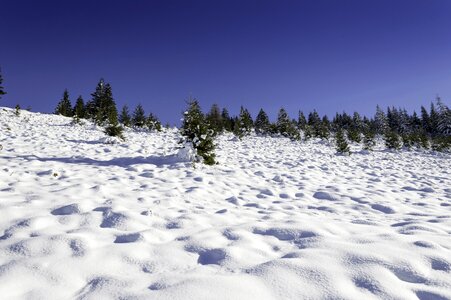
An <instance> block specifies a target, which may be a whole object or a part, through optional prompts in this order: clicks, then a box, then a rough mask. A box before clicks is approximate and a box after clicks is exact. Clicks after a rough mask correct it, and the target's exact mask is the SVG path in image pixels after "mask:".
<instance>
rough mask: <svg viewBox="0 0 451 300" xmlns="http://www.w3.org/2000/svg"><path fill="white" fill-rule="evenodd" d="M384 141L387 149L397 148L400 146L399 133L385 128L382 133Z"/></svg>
mask: <svg viewBox="0 0 451 300" xmlns="http://www.w3.org/2000/svg"><path fill="white" fill-rule="evenodd" d="M384 141H385V147H387V149H393V150H398V149H400V148H401V146H402V144H401V141H400V139H399V135H398V134H397V133H396V132H395V131H391V130H387V131H386V132H385V134H384Z"/></svg>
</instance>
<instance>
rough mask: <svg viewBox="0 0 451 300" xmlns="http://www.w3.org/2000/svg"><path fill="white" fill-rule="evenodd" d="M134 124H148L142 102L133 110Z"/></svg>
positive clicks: (140, 125)
mask: <svg viewBox="0 0 451 300" xmlns="http://www.w3.org/2000/svg"><path fill="white" fill-rule="evenodd" d="M132 124H133V126H135V127H139V128H141V127H144V125H145V124H146V114H145V112H144V108H143V107H142V105H141V104H138V105H137V106H136V108H135V111H134V112H133V118H132Z"/></svg>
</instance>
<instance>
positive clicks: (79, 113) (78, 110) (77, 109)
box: [72, 96, 85, 119]
mask: <svg viewBox="0 0 451 300" xmlns="http://www.w3.org/2000/svg"><path fill="white" fill-rule="evenodd" d="M72 114H73V116H74V117H75V116H76V117H77V118H78V119H80V118H81V119H83V118H84V117H85V102H84V101H83V97H82V96H78V98H77V101H76V102H75V106H74V109H73V111H72Z"/></svg>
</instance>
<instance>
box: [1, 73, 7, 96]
mask: <svg viewBox="0 0 451 300" xmlns="http://www.w3.org/2000/svg"><path fill="white" fill-rule="evenodd" d="M2 84H3V77H2V70H1V69H0V99H1V98H2V96H3V95H6V92H5V89H4V87H3V86H2Z"/></svg>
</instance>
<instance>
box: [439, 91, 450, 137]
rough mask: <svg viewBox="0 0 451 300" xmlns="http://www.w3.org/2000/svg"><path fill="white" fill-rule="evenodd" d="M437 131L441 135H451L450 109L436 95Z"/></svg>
mask: <svg viewBox="0 0 451 300" xmlns="http://www.w3.org/2000/svg"><path fill="white" fill-rule="evenodd" d="M437 108H438V121H437V131H438V134H440V135H441V136H451V110H450V109H449V108H448V106H446V105H445V104H444V103H443V102H442V100H441V99H440V98H439V97H437Z"/></svg>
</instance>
